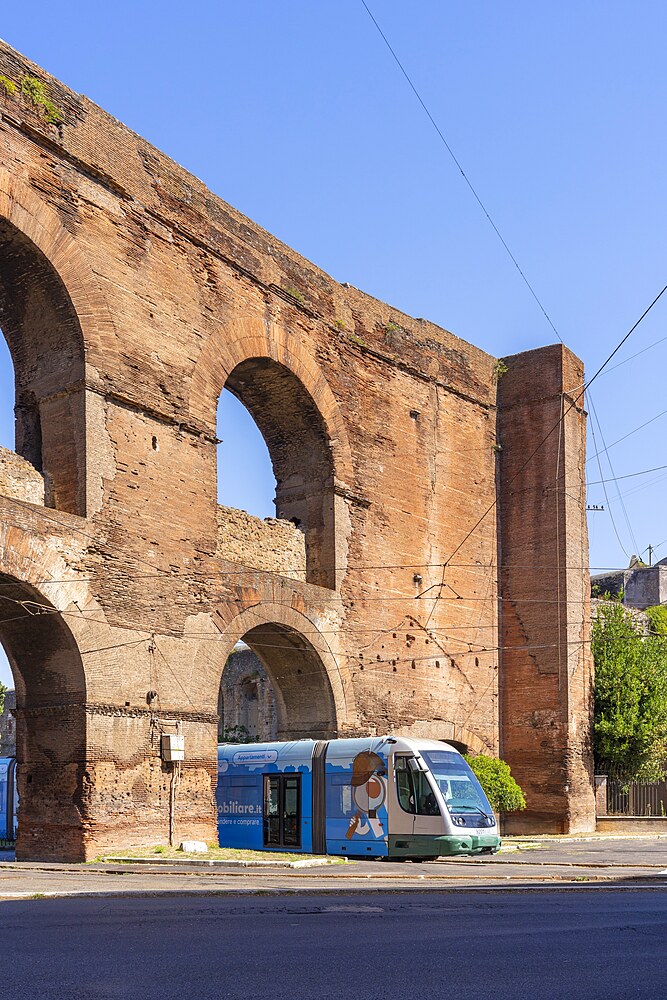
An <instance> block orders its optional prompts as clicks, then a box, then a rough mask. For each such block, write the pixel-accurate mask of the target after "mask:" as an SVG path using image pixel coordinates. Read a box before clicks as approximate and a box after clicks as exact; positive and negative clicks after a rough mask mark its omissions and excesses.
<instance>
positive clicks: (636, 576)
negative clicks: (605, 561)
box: [591, 556, 667, 611]
mask: <svg viewBox="0 0 667 1000" xmlns="http://www.w3.org/2000/svg"><path fill="white" fill-rule="evenodd" d="M604 594H609V595H610V596H611V597H618V596H619V595H621V596H622V603H623V604H624V605H625V606H626V607H628V608H637V609H639V610H640V611H643V610H644V609H645V608H653V607H655V605H656V604H665V603H667V559H661V560H660V562H659V563H656V564H655V566H645V565H644V564H643V563H640V562H639V561H638V560H637V558H636V556H633V557H632V559H631V560H630V565H629V566H628V568H627V569H619V570H615V571H614V572H613V573H599V574H597V575H596V576H592V577H591V595H592V596H593V597H603V596H604Z"/></svg>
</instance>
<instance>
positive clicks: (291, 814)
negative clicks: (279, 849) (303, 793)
mask: <svg viewBox="0 0 667 1000" xmlns="http://www.w3.org/2000/svg"><path fill="white" fill-rule="evenodd" d="M284 800H285V801H284V806H283V844H284V845H285V846H286V847H298V846H299V842H300V836H299V834H300V830H299V818H300V817H299V812H300V810H299V779H298V778H296V777H295V778H285V791H284Z"/></svg>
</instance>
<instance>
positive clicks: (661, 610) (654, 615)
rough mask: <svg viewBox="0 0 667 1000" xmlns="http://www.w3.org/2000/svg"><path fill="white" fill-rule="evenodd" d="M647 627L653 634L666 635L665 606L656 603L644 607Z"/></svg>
mask: <svg viewBox="0 0 667 1000" xmlns="http://www.w3.org/2000/svg"><path fill="white" fill-rule="evenodd" d="M646 617H647V618H648V623H649V627H650V629H651V632H653V633H654V635H667V606H665V605H664V604H658V605H656V607H654V608H647V609H646Z"/></svg>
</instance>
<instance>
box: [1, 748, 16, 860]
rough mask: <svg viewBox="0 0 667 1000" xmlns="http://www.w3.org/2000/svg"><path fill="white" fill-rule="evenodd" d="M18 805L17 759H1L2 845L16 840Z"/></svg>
mask: <svg viewBox="0 0 667 1000" xmlns="http://www.w3.org/2000/svg"><path fill="white" fill-rule="evenodd" d="M18 804H19V797H18V791H17V788H16V759H15V758H14V757H0V845H3V844H5V845H6V844H11V843H13V842H14V841H15V840H16V829H17V826H18V819H17V811H18Z"/></svg>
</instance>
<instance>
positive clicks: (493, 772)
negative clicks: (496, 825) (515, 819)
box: [466, 753, 526, 812]
mask: <svg viewBox="0 0 667 1000" xmlns="http://www.w3.org/2000/svg"><path fill="white" fill-rule="evenodd" d="M466 760H467V761H468V763H469V764H470V767H471V768H472V770H473V771H474V772H475V774H476V775H477V780H478V781H479V783H480V785H481V786H482V788H483V789H484V791H485V792H486V797H487V798H488V800H489V802H490V803H491V808H492V809H493V811H494V812H517V811H518V810H519V809H525V808H526V800H525V798H524V794H523V792H522V791H521V788H520V786H519V785H518V784H517V782H516V781H515V780H514V778H513V777H512V772H511V770H510V766H509V764H506V763H505V761H504V760H498V759H497V758H496V757H487V756H486V755H485V754H483V753H480V754H478V755H477V756H476V757H468V756H467V757H466Z"/></svg>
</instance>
